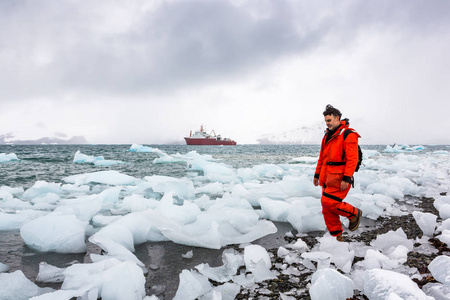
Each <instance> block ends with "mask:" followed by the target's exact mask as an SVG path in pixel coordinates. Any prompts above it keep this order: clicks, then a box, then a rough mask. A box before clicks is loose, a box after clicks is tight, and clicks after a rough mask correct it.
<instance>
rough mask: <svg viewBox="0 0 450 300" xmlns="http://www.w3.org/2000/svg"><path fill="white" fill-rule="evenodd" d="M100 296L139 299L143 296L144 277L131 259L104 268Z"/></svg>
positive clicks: (104, 297) (115, 298) (106, 298)
mask: <svg viewBox="0 0 450 300" xmlns="http://www.w3.org/2000/svg"><path fill="white" fill-rule="evenodd" d="M102 281H103V284H102V288H101V293H100V297H101V298H102V299H104V300H141V299H142V298H144V297H145V277H144V274H143V273H142V270H141V269H140V268H139V267H138V266H136V264H135V263H133V262H131V261H126V262H123V263H121V264H119V265H116V266H114V267H111V268H109V269H107V270H105V271H104V272H103V274H102Z"/></svg>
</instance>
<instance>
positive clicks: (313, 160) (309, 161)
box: [292, 156, 319, 164]
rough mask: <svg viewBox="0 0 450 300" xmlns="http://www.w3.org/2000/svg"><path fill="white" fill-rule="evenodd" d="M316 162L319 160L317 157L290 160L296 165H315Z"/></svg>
mask: <svg viewBox="0 0 450 300" xmlns="http://www.w3.org/2000/svg"><path fill="white" fill-rule="evenodd" d="M318 160H319V158H318V157H311V156H301V157H294V158H293V159H292V161H293V162H295V163H298V164H317V161H318Z"/></svg>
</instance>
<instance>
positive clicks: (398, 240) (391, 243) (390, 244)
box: [370, 228, 414, 254]
mask: <svg viewBox="0 0 450 300" xmlns="http://www.w3.org/2000/svg"><path fill="white" fill-rule="evenodd" d="M370 244H371V245H372V246H373V247H375V248H377V249H379V250H381V251H382V252H383V253H385V254H386V253H389V252H391V251H393V250H394V249H395V248H396V247H397V246H398V245H403V246H405V247H406V248H407V249H408V250H409V251H412V249H413V245H414V244H413V241H412V240H408V238H407V236H406V234H405V232H404V231H403V229H402V228H399V229H397V230H396V231H392V230H391V231H389V232H387V233H385V234H381V235H379V236H378V237H377V238H376V240H374V241H372V242H371V243H370Z"/></svg>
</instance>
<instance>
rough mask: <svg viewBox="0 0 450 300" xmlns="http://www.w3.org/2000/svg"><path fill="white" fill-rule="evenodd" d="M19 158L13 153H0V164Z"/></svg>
mask: <svg viewBox="0 0 450 300" xmlns="http://www.w3.org/2000/svg"><path fill="white" fill-rule="evenodd" d="M17 160H20V159H18V158H17V155H16V154H15V153H9V154H6V153H0V164H1V163H6V162H11V161H17Z"/></svg>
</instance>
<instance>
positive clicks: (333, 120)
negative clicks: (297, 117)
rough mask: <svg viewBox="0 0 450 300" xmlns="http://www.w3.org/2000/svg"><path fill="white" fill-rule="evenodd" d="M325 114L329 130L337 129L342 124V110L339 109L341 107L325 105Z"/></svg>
mask: <svg viewBox="0 0 450 300" xmlns="http://www.w3.org/2000/svg"><path fill="white" fill-rule="evenodd" d="M323 116H324V117H325V124H326V125H327V127H328V129H329V130H335V129H336V128H338V127H339V125H340V124H341V116H342V114H341V112H340V111H339V109H337V108H334V107H333V106H331V105H330V104H328V105H327V107H325V111H324V112H323Z"/></svg>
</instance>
